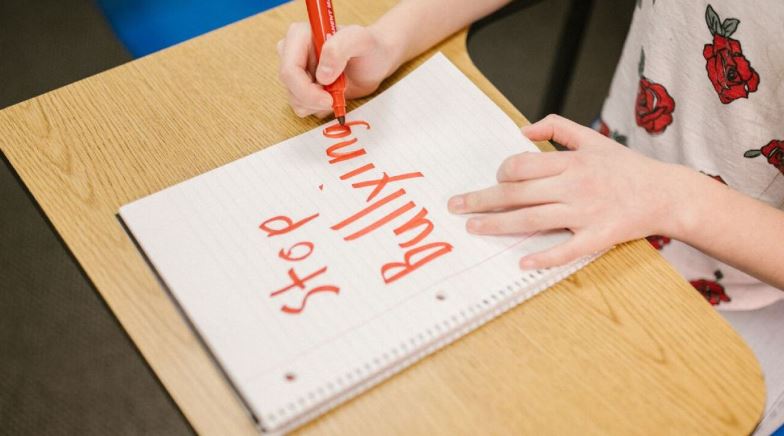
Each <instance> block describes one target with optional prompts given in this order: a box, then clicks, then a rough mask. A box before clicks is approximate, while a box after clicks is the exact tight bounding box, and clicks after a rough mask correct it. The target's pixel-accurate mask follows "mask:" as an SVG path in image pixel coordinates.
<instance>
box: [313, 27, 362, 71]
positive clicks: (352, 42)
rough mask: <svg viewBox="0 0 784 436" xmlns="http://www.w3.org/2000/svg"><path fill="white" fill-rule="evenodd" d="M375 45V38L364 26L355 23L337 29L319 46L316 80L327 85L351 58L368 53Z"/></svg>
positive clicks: (344, 67)
mask: <svg viewBox="0 0 784 436" xmlns="http://www.w3.org/2000/svg"><path fill="white" fill-rule="evenodd" d="M375 45H376V40H375V38H374V37H373V35H372V34H371V33H370V31H369V30H368V29H367V28H365V27H362V26H356V25H355V26H347V27H345V28H342V29H339V30H338V31H337V32H336V33H335V34H334V35H332V36H330V37H329V38H328V39H327V41H326V42H325V43H324V46H323V47H322V48H321V58H320V59H319V64H318V68H316V80H317V81H318V82H319V83H320V84H322V85H329V84H330V83H332V82H334V81H335V80H337V78H338V76H339V75H340V73H342V72H343V70H345V69H346V64H348V61H349V60H350V59H351V58H355V57H359V56H363V55H365V54H367V53H369V52H370V51H371V50H372V49H373V47H375Z"/></svg>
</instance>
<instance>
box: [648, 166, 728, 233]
mask: <svg viewBox="0 0 784 436" xmlns="http://www.w3.org/2000/svg"><path fill="white" fill-rule="evenodd" d="M665 165H667V166H669V167H670V168H671V171H669V173H670V175H671V177H669V181H670V183H669V185H668V186H667V190H668V192H669V193H670V195H669V207H668V210H669V211H670V213H669V214H668V215H669V219H665V220H664V223H665V225H666V228H665V229H663V233H664V234H665V235H667V236H669V237H672V238H674V239H677V240H679V241H682V242H686V243H689V242H690V241H692V240H693V239H694V238H699V232H700V230H701V229H702V228H703V227H704V225H705V220H706V219H710V217H709V215H710V204H711V203H713V202H715V201H720V200H719V197H721V193H722V192H721V191H723V190H727V189H729V188H728V187H727V186H725V185H724V184H722V183H720V182H718V181H716V180H713V179H712V178H711V177H709V176H707V175H705V174H702V173H700V172H698V171H695V170H693V169H691V168H688V167H686V166H683V165H675V164H665Z"/></svg>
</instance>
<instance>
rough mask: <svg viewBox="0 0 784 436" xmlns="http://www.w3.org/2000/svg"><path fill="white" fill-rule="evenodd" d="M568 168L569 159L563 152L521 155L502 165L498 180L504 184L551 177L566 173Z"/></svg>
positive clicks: (499, 169) (497, 175) (499, 168)
mask: <svg viewBox="0 0 784 436" xmlns="http://www.w3.org/2000/svg"><path fill="white" fill-rule="evenodd" d="M567 166H568V159H566V155H565V154H564V153H561V152H557V151H551V152H544V153H529V152H526V153H520V154H516V155H514V156H509V157H508V158H506V159H505V160H504V161H503V163H501V166H499V167H498V173H497V174H496V178H497V179H498V182H499V183H502V182H516V181H520V180H531V179H538V178H542V177H551V176H556V175H558V174H561V173H562V172H564V170H566V167H567Z"/></svg>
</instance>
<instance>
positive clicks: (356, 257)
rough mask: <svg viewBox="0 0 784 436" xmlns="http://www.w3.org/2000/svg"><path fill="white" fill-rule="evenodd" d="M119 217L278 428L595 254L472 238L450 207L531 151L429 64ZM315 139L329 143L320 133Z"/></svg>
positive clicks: (436, 61)
mask: <svg viewBox="0 0 784 436" xmlns="http://www.w3.org/2000/svg"><path fill="white" fill-rule="evenodd" d="M347 119H348V120H349V121H350V122H351V123H352V125H351V127H350V129H343V130H341V129H339V128H337V127H336V126H335V125H334V124H333V125H325V126H322V127H319V128H317V129H314V130H312V131H310V132H307V133H304V134H302V135H300V136H297V137H295V138H292V139H289V140H287V141H284V142H282V143H280V144H277V145H274V146H271V147H269V148H267V149H264V150H262V151H259V152H257V153H255V154H252V155H250V156H247V157H245V158H243V159H239V160H237V161H235V162H232V163H230V164H227V165H225V166H222V167H219V168H217V169H215V170H212V171H209V172H207V173H205V174H203V175H200V176H198V177H195V178H193V179H190V180H187V181H185V182H182V183H180V184H178V185H175V186H172V187H171V188H168V189H165V190H163V191H161V192H158V193H156V194H153V195H150V196H148V197H145V198H142V199H140V200H138V201H135V202H133V203H130V204H128V205H126V206H124V207H122V208H121V210H120V216H121V219H122V220H123V221H124V223H125V224H126V226H127V228H128V229H129V231H130V233H131V234H132V236H133V237H134V238H135V239H136V241H137V242H138V244H139V246H140V247H141V249H142V250H143V251H144V253H145V254H146V256H147V258H148V259H149V261H150V263H151V265H152V266H153V267H154V269H155V270H156V271H157V273H158V274H159V276H160V277H161V279H162V280H163V282H164V283H165V284H166V286H167V287H168V288H169V290H170V292H171V294H172V295H173V297H174V298H175V299H176V301H177V302H178V303H179V305H180V306H181V308H182V309H183V312H184V313H185V315H186V316H187V317H188V318H189V320H190V321H191V323H192V325H193V326H194V328H195V329H196V330H197V332H198V333H199V334H200V335H201V337H202V338H203V339H204V342H205V343H206V345H207V346H208V347H209V348H210V350H211V352H212V354H213V355H214V356H215V358H216V360H217V361H218V363H219V364H220V365H221V366H222V368H223V369H224V372H225V373H226V374H227V376H228V377H229V378H230V380H231V381H232V383H233V385H234V386H235V388H236V389H237V391H238V393H239V394H240V395H241V396H242V398H243V399H244V400H245V402H246V404H247V406H248V408H249V410H250V411H251V412H252V414H253V415H254V417H255V418H256V419H257V421H258V422H259V425H260V427H261V428H262V430H264V431H267V432H278V431H285V430H288V429H291V428H293V427H294V426H296V425H299V424H301V423H303V422H305V421H306V420H308V419H310V418H312V417H314V416H316V415H318V414H319V413H322V412H324V411H325V410H327V409H329V408H331V407H333V406H335V405H337V404H338V403H339V402H341V401H343V400H345V399H347V398H349V397H351V396H353V395H356V394H357V393H359V392H361V391H362V390H364V389H367V388H368V387H370V386H372V385H373V384H375V383H378V382H379V381H381V380H383V379H384V378H386V377H389V376H391V375H392V374H394V373H395V372H397V371H399V370H401V369H403V368H404V367H406V366H408V365H410V364H411V363H413V362H415V361H416V360H418V359H420V358H422V357H423V356H425V355H427V354H429V353H431V352H433V351H434V350H436V349H437V348H439V347H441V346H443V345H445V344H447V343H449V342H451V341H453V340H454V339H456V338H458V337H460V336H462V335H464V334H466V333H467V332H469V331H471V330H473V329H475V328H477V327H478V326H479V325H481V324H482V323H484V322H486V321H487V320H489V319H491V318H493V317H495V316H497V315H498V314H500V313H501V312H503V311H505V310H508V309H509V308H511V307H513V306H514V305H516V304H518V303H520V302H522V301H523V300H525V299H527V298H530V297H531V296H533V295H534V294H536V293H537V292H539V291H541V290H543V289H545V288H547V287H548V286H550V285H552V284H553V283H555V282H556V281H558V280H560V279H562V278H564V277H565V276H567V275H568V274H570V273H571V272H573V271H575V270H576V269H578V268H579V267H581V266H582V265H584V264H585V263H587V262H588V261H589V260H590V258H586V259H582V260H580V261H578V262H575V263H574V264H571V265H567V266H565V267H561V268H553V269H547V270H540V271H521V270H520V269H519V268H518V260H519V259H520V257H522V256H523V255H525V254H526V253H531V252H533V251H539V250H542V249H544V248H546V247H549V246H552V245H553V244H556V243H558V242H561V241H564V240H565V239H566V238H568V236H569V234H568V233H567V232H566V231H561V232H549V233H537V234H529V235H519V236H515V237H479V236H475V235H470V234H468V233H466V231H465V220H466V217H464V216H456V215H452V214H450V213H449V212H448V211H447V209H446V203H447V200H448V198H449V197H450V196H451V195H453V194H456V193H461V192H466V191H470V190H476V189H480V188H483V187H487V186H490V185H492V184H494V183H496V182H495V174H496V169H497V168H498V165H499V164H500V163H501V161H502V160H503V159H504V158H506V157H508V156H509V155H512V154H515V153H520V152H523V151H530V152H538V149H537V148H536V147H535V146H534V145H533V144H532V143H531V142H530V141H528V140H527V139H525V138H524V137H523V136H522V135H521V134H520V131H519V129H518V128H517V126H515V124H514V123H513V122H512V121H511V120H510V119H509V118H508V117H507V116H506V115H505V114H504V113H503V112H502V111H501V110H500V109H499V108H498V107H497V106H496V105H495V104H494V103H493V102H492V101H491V100H490V99H489V98H488V97H487V96H485V95H484V94H483V93H482V92H481V91H480V90H479V89H478V88H477V87H476V86H475V85H474V84H473V83H472V82H471V81H470V80H469V79H468V78H466V77H465V76H464V75H463V74H462V73H461V72H460V71H459V70H458V69H457V68H456V67H455V66H454V65H452V64H451V63H450V62H449V61H448V60H447V59H446V58H445V57H444V56H443V55H441V54H437V55H435V56H433V57H432V58H431V59H430V60H429V61H427V62H426V63H424V64H423V65H422V66H421V67H419V68H418V69H417V70H415V71H414V72H412V73H411V74H409V75H408V76H407V77H406V78H404V79H402V80H401V81H400V82H399V83H397V84H396V85H394V86H393V87H391V88H390V89H388V90H387V91H385V92H383V93H382V94H380V95H379V96H378V97H376V98H375V99H373V100H372V101H370V102H368V103H366V104H365V105H364V106H362V107H360V108H359V109H356V110H355V111H353V112H351V113H350V114H349V116H348V118H347ZM325 129H326V130H325Z"/></svg>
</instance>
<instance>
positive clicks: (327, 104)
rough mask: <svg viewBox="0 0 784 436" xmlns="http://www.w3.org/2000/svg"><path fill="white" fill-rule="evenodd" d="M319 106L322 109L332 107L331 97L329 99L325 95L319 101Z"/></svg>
mask: <svg viewBox="0 0 784 436" xmlns="http://www.w3.org/2000/svg"><path fill="white" fill-rule="evenodd" d="M319 104H320V105H321V107H323V108H328V107H332V97H329V96H326V95H325V96H324V97H322V98H321V100H320V101H319Z"/></svg>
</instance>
